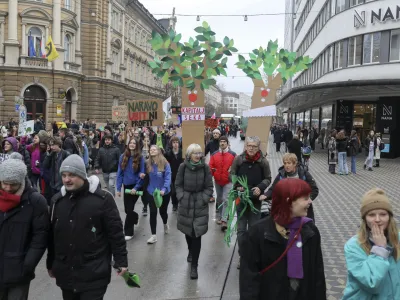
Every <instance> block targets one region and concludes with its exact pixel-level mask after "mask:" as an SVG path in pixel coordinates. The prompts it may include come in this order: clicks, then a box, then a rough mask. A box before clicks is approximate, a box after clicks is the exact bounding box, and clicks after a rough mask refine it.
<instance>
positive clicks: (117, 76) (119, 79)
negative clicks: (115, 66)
mask: <svg viewBox="0 0 400 300" xmlns="http://www.w3.org/2000/svg"><path fill="white" fill-rule="evenodd" d="M111 76H112V79H113V80H115V81H121V75H119V74H115V73H112V74H111Z"/></svg>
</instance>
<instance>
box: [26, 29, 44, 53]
mask: <svg viewBox="0 0 400 300" xmlns="http://www.w3.org/2000/svg"><path fill="white" fill-rule="evenodd" d="M44 42H45V41H44V38H43V32H42V30H40V28H38V27H31V28H30V29H29V34H28V56H29V57H44V56H45V55H46V53H44V48H45V45H44V44H43V45H42V43H44Z"/></svg>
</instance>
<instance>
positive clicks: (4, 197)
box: [0, 182, 25, 213]
mask: <svg viewBox="0 0 400 300" xmlns="http://www.w3.org/2000/svg"><path fill="white" fill-rule="evenodd" d="M24 189H25V182H23V183H22V184H21V186H20V188H19V189H18V191H17V192H16V193H15V194H10V193H7V192H6V191H3V190H0V211H1V212H3V213H4V212H8V211H9V210H11V209H13V208H14V207H17V206H18V205H19V203H20V202H21V195H22V193H23V191H24Z"/></svg>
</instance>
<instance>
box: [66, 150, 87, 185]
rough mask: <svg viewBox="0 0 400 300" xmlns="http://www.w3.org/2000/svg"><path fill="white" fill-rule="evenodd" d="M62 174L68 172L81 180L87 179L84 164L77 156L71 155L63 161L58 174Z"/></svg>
mask: <svg viewBox="0 0 400 300" xmlns="http://www.w3.org/2000/svg"><path fill="white" fill-rule="evenodd" d="M62 172H69V173H72V174H75V175H77V176H79V177H81V178H83V179H87V174H86V167H85V163H84V162H83V159H82V157H80V156H79V155H77V154H72V155H70V156H68V157H67V158H66V159H64V161H63V162H62V164H61V168H60V174H62Z"/></svg>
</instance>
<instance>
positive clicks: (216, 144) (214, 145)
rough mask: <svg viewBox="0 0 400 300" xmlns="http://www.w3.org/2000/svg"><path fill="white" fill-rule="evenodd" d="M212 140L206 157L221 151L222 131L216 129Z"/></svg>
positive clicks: (205, 152) (205, 153)
mask: <svg viewBox="0 0 400 300" xmlns="http://www.w3.org/2000/svg"><path fill="white" fill-rule="evenodd" d="M212 134H213V137H212V139H211V140H210V141H209V142H208V144H207V145H206V149H205V151H204V156H207V154H208V153H210V154H213V153H214V152H215V151H218V149H219V138H220V136H221V131H220V130H219V129H217V128H216V129H214V130H213V132H212Z"/></svg>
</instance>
